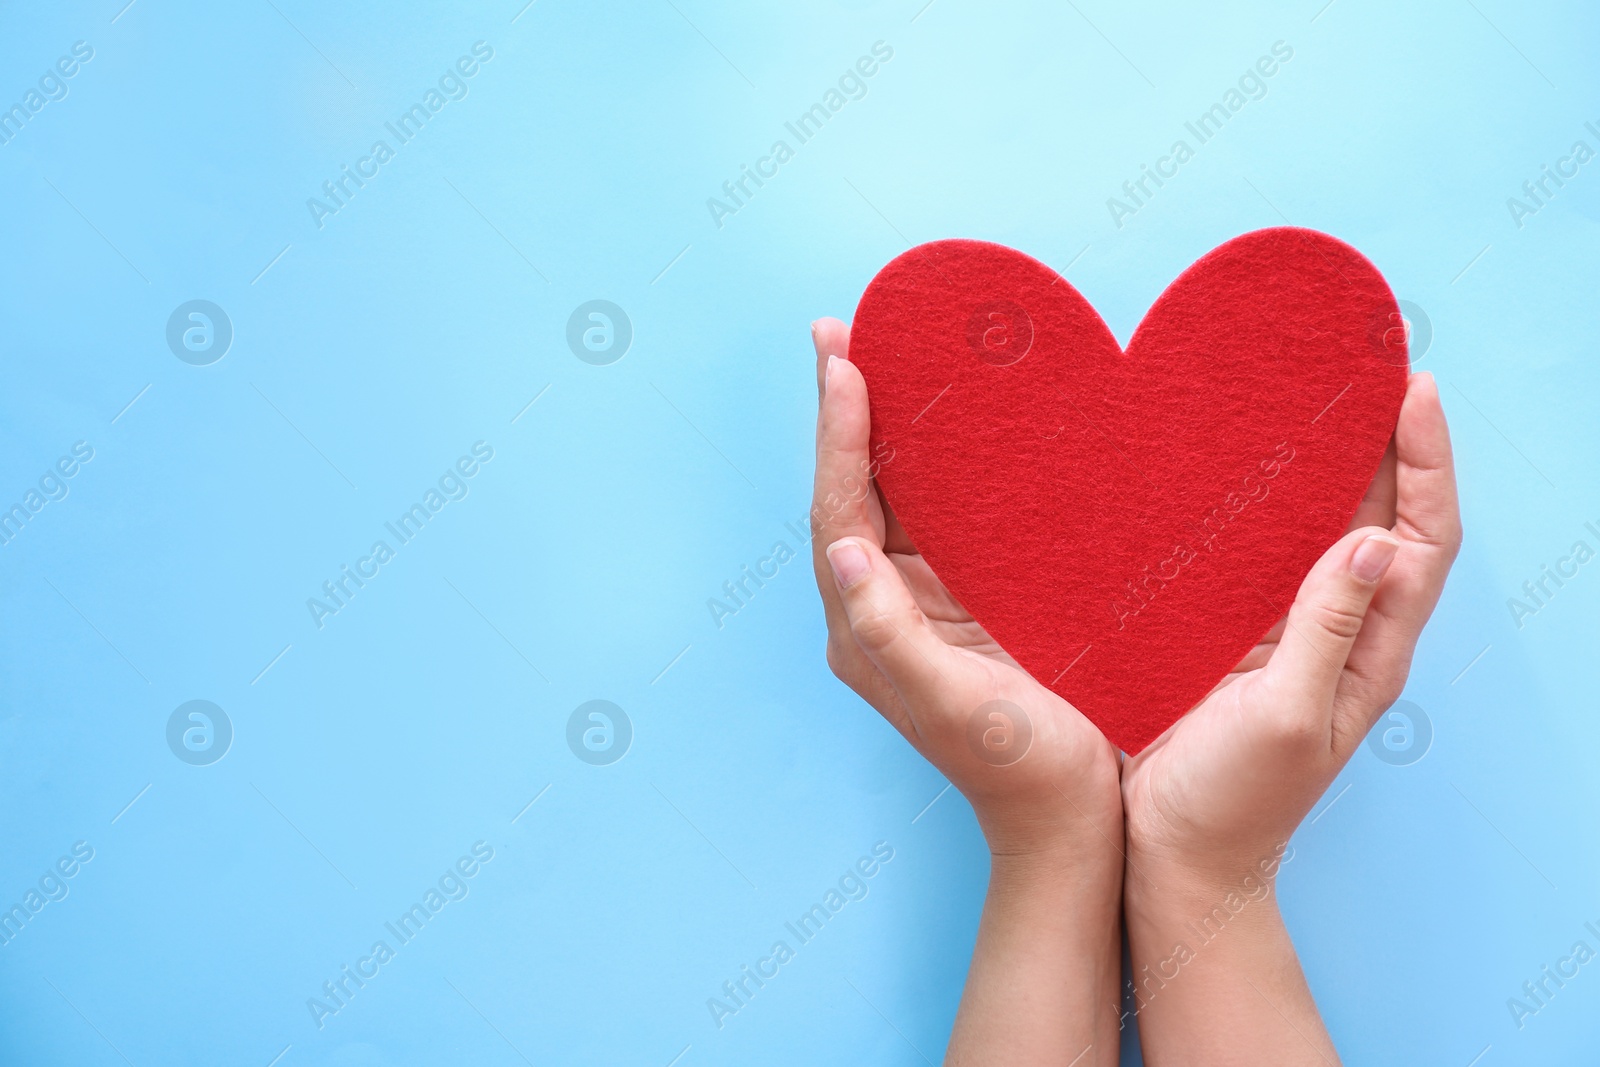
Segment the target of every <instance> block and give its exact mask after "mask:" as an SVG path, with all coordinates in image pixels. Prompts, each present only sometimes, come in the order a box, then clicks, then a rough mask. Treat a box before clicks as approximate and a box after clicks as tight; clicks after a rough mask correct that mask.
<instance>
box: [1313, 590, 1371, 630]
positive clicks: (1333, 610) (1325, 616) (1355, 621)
mask: <svg viewBox="0 0 1600 1067" xmlns="http://www.w3.org/2000/svg"><path fill="white" fill-rule="evenodd" d="M1306 609H1307V610H1306V614H1307V615H1308V616H1309V618H1310V621H1311V624H1312V625H1314V626H1315V627H1316V628H1317V629H1319V630H1321V631H1323V632H1324V633H1326V634H1328V635H1330V636H1332V637H1335V638H1338V639H1339V640H1341V641H1353V640H1355V637H1356V634H1358V633H1360V632H1361V624H1362V622H1363V621H1364V620H1365V619H1366V611H1365V608H1364V605H1363V604H1361V603H1359V602H1357V601H1355V600H1354V599H1352V598H1349V597H1337V598H1334V599H1329V600H1322V601H1318V602H1315V603H1312V604H1308V605H1306Z"/></svg>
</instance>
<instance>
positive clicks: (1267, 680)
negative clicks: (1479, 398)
mask: <svg viewBox="0 0 1600 1067" xmlns="http://www.w3.org/2000/svg"><path fill="white" fill-rule="evenodd" d="M1351 527H1352V528H1351V530H1350V532H1349V533H1347V534H1346V535H1345V536H1344V537H1343V538H1342V539H1341V540H1339V541H1338V542H1337V543H1336V544H1334V546H1333V547H1332V548H1330V549H1328V551H1327V552H1326V553H1325V554H1324V555H1323V557H1322V559H1321V560H1320V561H1318V563H1317V564H1316V566H1314V567H1313V568H1312V569H1311V572H1310V573H1309V574H1307V575H1306V578H1305V581H1304V582H1303V583H1302V584H1301V587H1300V592H1299V595H1298V596H1297V598H1296V600H1295V603H1294V606H1293V607H1292V608H1291V609H1290V611H1289V613H1288V615H1287V616H1286V617H1285V618H1284V619H1283V620H1281V621H1280V622H1279V623H1278V625H1277V626H1275V627H1273V629H1272V630H1271V632H1269V633H1268V634H1267V636H1266V637H1264V638H1263V639H1262V640H1261V642H1260V644H1258V645H1257V646H1256V647H1255V648H1254V649H1253V650H1252V651H1251V652H1250V653H1249V655H1247V656H1246V657H1245V658H1244V660H1243V661H1242V662H1241V663H1240V664H1239V665H1238V666H1237V667H1236V668H1235V669H1234V671H1233V673H1231V674H1229V675H1228V677H1227V678H1226V679H1224V680H1223V681H1222V682H1221V683H1220V684H1219V685H1218V686H1217V687H1216V688H1215V689H1213V690H1212V692H1211V693H1210V694H1209V695H1208V696H1207V697H1206V698H1205V699H1204V700H1203V701H1201V703H1200V704H1199V706H1197V707H1196V708H1195V709H1194V710H1193V711H1191V712H1190V713H1189V714H1188V715H1186V716H1184V717H1183V718H1182V719H1179V720H1178V721H1177V722H1176V723H1174V724H1173V725H1172V727H1171V728H1170V729H1168V730H1167V731H1166V733H1164V734H1163V735H1162V736H1161V737H1160V738H1158V739H1157V740H1156V741H1155V742H1154V743H1153V744H1151V745H1150V747H1149V748H1146V749H1145V750H1144V751H1143V752H1141V753H1139V755H1138V756H1136V757H1134V758H1132V759H1129V760H1128V761H1127V762H1126V764H1125V765H1124V766H1123V771H1122V791H1123V802H1124V806H1125V810H1126V815H1127V832H1128V850H1129V856H1130V860H1131V863H1132V864H1133V867H1134V870H1135V871H1137V870H1139V869H1145V871H1146V873H1147V874H1150V875H1151V877H1152V878H1154V877H1155V872H1156V871H1157V870H1159V871H1160V872H1161V875H1162V877H1166V876H1167V875H1168V874H1181V875H1182V876H1185V877H1188V878H1192V879H1199V880H1202V881H1210V882H1215V883H1216V884H1217V885H1218V886H1219V887H1220V886H1222V885H1238V884H1239V878H1240V877H1242V876H1243V875H1244V874H1246V873H1249V872H1250V871H1251V870H1252V869H1253V868H1255V867H1256V866H1257V865H1258V864H1259V862H1260V861H1261V860H1262V859H1263V858H1264V857H1267V856H1269V855H1271V854H1273V853H1274V851H1275V850H1278V851H1279V852H1280V854H1281V848H1282V846H1283V845H1284V844H1285V843H1286V842H1287V841H1288V839H1289V835H1290V834H1291V833H1293V831H1294V829H1295V827H1296V826H1298V825H1299V823H1300V820H1301V819H1302V818H1304V817H1305V815H1306V813H1307V812H1308V811H1309V810H1310V809H1311V806H1312V805H1313V804H1314V803H1316V800H1317V798H1318V797H1320V796H1321V795H1322V794H1323V792H1324V791H1325V790H1326V789H1327V788H1328V785H1329V784H1330V783H1331V782H1332V781H1333V779H1334V778H1335V776H1337V775H1338V773H1339V771H1340V770H1341V769H1342V768H1343V767H1344V765H1345V763H1346V762H1347V761H1348V760H1349V759H1350V756H1351V755H1352V754H1353V753H1354V752H1355V750H1356V748H1357V747H1358V746H1359V745H1360V744H1361V741H1362V739H1363V738H1364V737H1365V736H1366V734H1367V732H1368V731H1369V730H1370V729H1371V728H1372V724H1373V723H1374V722H1375V721H1376V720H1377V717H1378V716H1379V715H1380V714H1382V713H1383V711H1384V710H1386V709H1387V708H1388V707H1389V706H1390V705H1391V704H1392V703H1394V701H1395V700H1396V699H1397V698H1398V697H1399V696H1400V693H1401V690H1402V689H1403V688H1404V686H1405V681H1406V675H1407V673H1408V672H1409V670H1410V667H1411V656H1412V653H1413V651H1414V650H1415V648H1416V644H1417V639H1418V637H1419V635H1420V634H1421V632H1422V627H1423V624H1424V623H1426V622H1427V621H1428V617H1429V616H1430V615H1431V614H1432V612H1433V608H1434V605H1435V604H1437V603H1438V600H1439V595H1440V593H1441V591H1442V590H1443V588H1444V582H1445V577H1446V575H1447V574H1448V573H1449V571H1450V565H1451V563H1452V562H1453V561H1454V560H1455V557H1456V553H1457V551H1458V550H1459V549H1460V546H1461V518H1460V512H1459V508H1458V505H1457V499H1456V485H1455V471H1454V465H1453V462H1452V459H1451V452H1450V432H1449V429H1448V427H1447V426H1446V425H1445V418H1444V411H1443V409H1442V408H1441V406H1440V404H1439V392H1438V386H1437V385H1436V384H1435V382H1434V380H1433V377H1432V376H1431V375H1429V374H1426V373H1422V374H1413V375H1412V376H1411V379H1410V382H1409V384H1408V386H1407V390H1406V396H1405V401H1404V403H1403V405H1402V407H1401V410H1400V419H1399V423H1398V425H1397V426H1396V428H1395V434H1394V439H1393V442H1392V444H1391V446H1390V449H1389V451H1388V453H1387V454H1386V455H1385V457H1384V460H1383V462H1382V464H1381V466H1380V468H1379V471H1378V474H1377V476H1376V477H1375V478H1374V479H1373V482H1372V486H1371V488H1370V489H1369V490H1368V492H1367V496H1366V499H1365V500H1363V501H1362V504H1361V506H1360V507H1359V508H1358V509H1357V512H1356V516H1355V519H1354V521H1353V522H1352V524H1351ZM1391 527H1392V529H1391ZM1218 880H1220V881H1218ZM1142 888H1143V887H1142V882H1141V880H1139V879H1136V878H1133V877H1130V883H1129V892H1130V896H1132V895H1135V894H1137V893H1138V892H1141V891H1142Z"/></svg>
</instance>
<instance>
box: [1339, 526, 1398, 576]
mask: <svg viewBox="0 0 1600 1067" xmlns="http://www.w3.org/2000/svg"><path fill="white" fill-rule="evenodd" d="M1398 551H1400V542H1399V541H1396V540H1395V539H1394V538H1393V537H1390V536H1389V535H1388V534H1373V535H1372V536H1371V537H1369V538H1367V539H1366V540H1365V541H1363V542H1361V544H1359V545H1357V546H1356V551H1355V555H1353V556H1351V557H1350V573H1351V574H1353V575H1355V576H1356V577H1357V578H1359V579H1361V581H1363V582H1376V581H1378V580H1379V579H1380V578H1382V577H1383V576H1384V574H1385V573H1387V571H1388V570H1389V564H1391V563H1393V562H1394V554H1395V553H1396V552H1398Z"/></svg>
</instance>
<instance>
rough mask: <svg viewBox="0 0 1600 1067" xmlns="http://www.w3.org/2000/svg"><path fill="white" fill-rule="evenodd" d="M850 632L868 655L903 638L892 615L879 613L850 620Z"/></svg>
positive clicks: (898, 625) (875, 612)
mask: <svg viewBox="0 0 1600 1067" xmlns="http://www.w3.org/2000/svg"><path fill="white" fill-rule="evenodd" d="M850 632H851V633H853V634H854V635H855V638H856V641H857V642H858V643H860V645H861V647H862V648H864V649H865V650H867V651H868V652H869V653H870V652H881V651H883V650H884V649H886V648H888V647H889V646H890V645H892V644H894V643H895V642H896V641H898V640H900V638H901V637H902V636H903V631H902V630H901V627H900V624H899V622H898V621H897V620H896V619H895V618H894V617H893V615H890V614H885V613H884V612H881V611H874V612H872V613H871V614H868V615H863V616H861V617H860V618H856V619H851V620H850Z"/></svg>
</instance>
